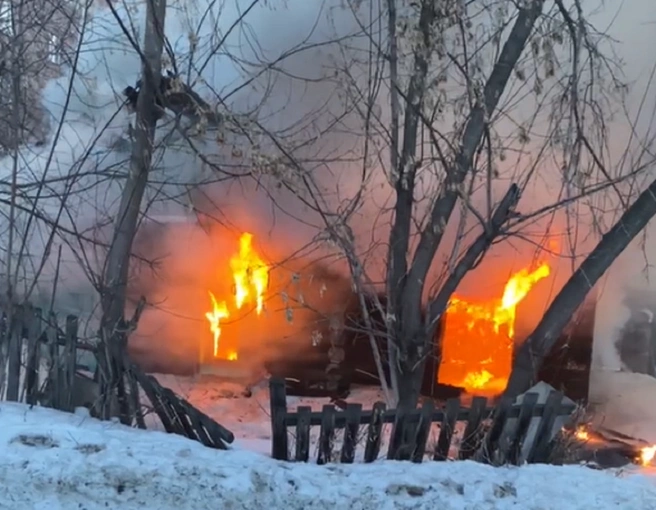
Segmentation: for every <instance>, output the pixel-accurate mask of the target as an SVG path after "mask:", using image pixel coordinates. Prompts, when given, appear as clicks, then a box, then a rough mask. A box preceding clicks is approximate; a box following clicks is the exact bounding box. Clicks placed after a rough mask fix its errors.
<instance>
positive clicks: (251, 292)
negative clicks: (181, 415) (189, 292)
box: [205, 232, 269, 361]
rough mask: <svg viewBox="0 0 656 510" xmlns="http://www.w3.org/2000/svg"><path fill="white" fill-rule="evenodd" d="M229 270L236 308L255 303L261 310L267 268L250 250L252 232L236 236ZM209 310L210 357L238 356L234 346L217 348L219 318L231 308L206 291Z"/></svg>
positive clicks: (225, 316) (259, 311)
mask: <svg viewBox="0 0 656 510" xmlns="http://www.w3.org/2000/svg"><path fill="white" fill-rule="evenodd" d="M230 269H231V270H232V278H233V283H234V303H235V307H236V308H237V310H241V309H242V307H243V306H244V304H246V303H253V302H254V304H255V310H256V313H257V315H260V314H261V313H262V311H263V309H264V293H265V291H266V289H267V286H268V284H269V268H268V266H267V265H266V264H265V263H264V261H263V260H262V259H261V258H260V257H259V256H258V255H257V253H255V251H254V250H253V235H252V234H250V233H248V232H245V233H244V234H242V235H241V237H240V238H239V252H238V253H237V254H235V255H234V256H233V257H232V258H231V259H230ZM209 295H210V300H211V303H212V310H211V311H210V312H207V313H206V314H205V317H206V318H207V320H208V321H209V323H210V331H211V332H212V336H213V340H214V346H213V351H212V352H213V356H214V357H215V358H224V359H227V360H229V361H234V360H236V359H238V353H237V351H236V350H234V349H228V350H225V349H224V352H223V353H222V352H221V350H220V348H219V347H220V342H219V340H220V338H221V321H222V320H224V319H227V318H229V317H230V315H231V314H230V310H229V309H228V304H227V302H226V301H220V302H219V301H218V300H217V299H216V297H215V296H214V294H213V293H212V292H209Z"/></svg>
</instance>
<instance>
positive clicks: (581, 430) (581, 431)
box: [574, 425, 590, 441]
mask: <svg viewBox="0 0 656 510" xmlns="http://www.w3.org/2000/svg"><path fill="white" fill-rule="evenodd" d="M574 437H575V438H576V439H578V440H579V441H589V440H590V432H588V431H587V429H586V428H585V427H584V426H583V425H579V426H578V427H577V428H576V431H575V432H574Z"/></svg>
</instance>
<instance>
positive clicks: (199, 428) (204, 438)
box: [188, 413, 226, 450]
mask: <svg viewBox="0 0 656 510" xmlns="http://www.w3.org/2000/svg"><path fill="white" fill-rule="evenodd" d="M188 417H189V421H190V422H191V426H192V427H193V428H194V431H195V432H196V436H197V437H198V441H200V442H201V444H203V445H204V446H207V447H209V448H218V449H220V450H225V449H226V446H225V444H223V441H222V440H217V439H215V438H213V437H212V436H211V435H210V433H209V432H208V430H207V428H206V424H205V423H204V422H203V420H202V417H201V416H200V415H199V414H198V413H190V414H188Z"/></svg>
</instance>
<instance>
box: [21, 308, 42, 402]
mask: <svg viewBox="0 0 656 510" xmlns="http://www.w3.org/2000/svg"><path fill="white" fill-rule="evenodd" d="M42 327H43V316H42V312H41V309H40V308H32V307H30V308H29V321H28V324H27V362H26V367H25V402H27V403H28V404H30V405H35V404H36V403H37V401H38V399H39V365H40V364H41V356H40V353H41V348H40V346H39V337H40V336H41V329H42Z"/></svg>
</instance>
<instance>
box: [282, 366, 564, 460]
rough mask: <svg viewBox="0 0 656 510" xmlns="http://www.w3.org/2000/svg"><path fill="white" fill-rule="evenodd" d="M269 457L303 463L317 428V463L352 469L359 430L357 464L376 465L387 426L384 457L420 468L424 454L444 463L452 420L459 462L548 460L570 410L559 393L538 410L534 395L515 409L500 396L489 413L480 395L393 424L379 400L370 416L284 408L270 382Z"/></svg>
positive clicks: (427, 407) (349, 408)
mask: <svg viewBox="0 0 656 510" xmlns="http://www.w3.org/2000/svg"><path fill="white" fill-rule="evenodd" d="M270 395H271V426H272V444H271V455H272V457H273V458H274V459H278V460H295V461H297V462H308V461H309V458H310V429H311V427H317V426H318V427H320V432H319V439H318V448H317V457H316V461H317V464H326V463H329V462H336V461H339V462H341V463H344V464H350V463H353V462H354V460H355V453H356V447H357V445H358V443H359V442H360V439H362V438H361V437H359V433H360V427H361V426H365V427H366V434H365V436H366V437H365V438H364V462H366V463H370V462H373V461H375V460H376V459H378V457H379V455H380V450H381V443H382V438H383V425H384V424H393V429H392V432H391V436H390V441H389V446H388V450H387V456H386V457H387V459H392V460H411V461H412V462H422V461H423V459H424V456H425V455H426V454H428V455H429V457H431V458H432V459H433V460H435V461H445V460H447V459H448V458H449V451H450V449H451V443H452V439H453V436H454V432H455V430H456V424H457V423H458V422H466V423H465V427H464V433H463V434H462V440H461V443H460V446H459V448H458V456H457V457H458V459H460V460H466V459H472V460H477V461H480V462H487V463H493V464H519V463H520V462H523V461H526V462H530V463H536V462H547V461H548V459H549V455H550V453H551V450H552V448H553V446H554V444H555V440H554V439H552V431H553V427H554V423H555V421H556V419H558V418H559V417H564V416H570V415H571V414H572V413H573V412H574V411H575V406H574V405H571V404H568V403H565V402H563V394H562V393H561V392H558V391H553V392H551V393H550V394H549V395H548V396H547V399H546V401H545V403H544V404H538V399H539V394H538V393H530V392H529V393H526V394H524V396H523V400H522V402H521V404H513V402H512V401H511V400H510V399H507V398H502V399H501V400H500V402H499V403H498V405H496V406H494V407H488V405H487V404H488V401H487V399H486V398H485V397H474V398H473V400H472V403H471V405H470V406H469V407H463V406H462V405H461V402H460V399H458V398H453V399H449V400H448V401H447V402H446V405H445V407H444V409H436V408H435V404H434V403H433V401H432V400H427V401H425V402H424V403H423V405H422V407H421V408H420V409H417V410H416V411H414V412H412V413H409V414H407V415H405V416H404V417H402V418H401V419H397V413H396V411H395V410H388V409H387V408H386V405H385V403H384V402H377V403H375V404H374V406H373V408H372V409H371V410H363V408H362V404H346V407H345V409H343V410H338V409H336V406H334V405H324V406H323V409H322V411H321V412H313V411H312V409H311V408H310V407H308V406H299V407H298V408H297V409H296V411H295V412H288V410H287V395H286V388H285V381H284V380H282V379H271V381H270ZM535 418H540V420H539V423H538V426H537V430H536V432H535V434H534V435H533V436H532V438H531V444H530V445H529V446H530V447H529V449H528V450H529V451H528V454H527V455H526V456H525V458H522V457H523V456H522V451H523V450H524V446H525V440H526V438H527V432H528V431H529V427H530V426H531V424H532V423H535V421H534V419H535ZM433 423H437V424H439V430H440V432H439V436H438V438H437V442H436V443H435V446H434V447H433V449H432V451H430V452H428V451H427V442H428V439H429V434H430V429H431V425H432V424H433ZM290 428H292V429H293V430H294V432H295V436H296V441H295V452H294V455H293V456H291V455H290V452H289V437H288V429H290ZM338 430H342V431H343V441H342V446H341V449H340V451H339V455H337V452H334V444H335V435H336V432H337V431H338Z"/></svg>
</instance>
